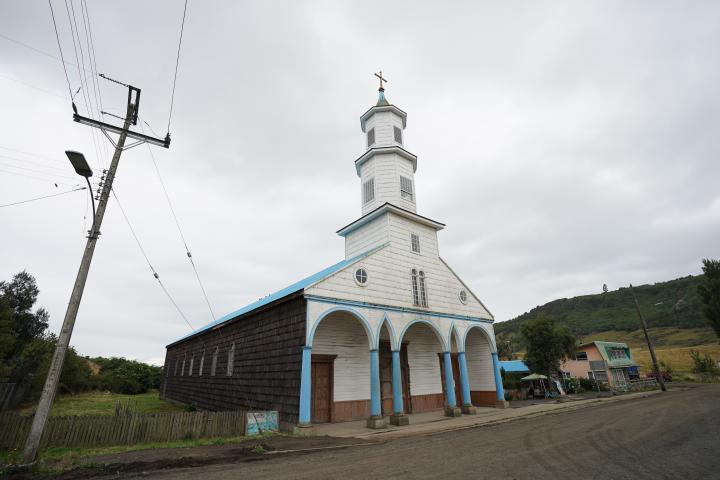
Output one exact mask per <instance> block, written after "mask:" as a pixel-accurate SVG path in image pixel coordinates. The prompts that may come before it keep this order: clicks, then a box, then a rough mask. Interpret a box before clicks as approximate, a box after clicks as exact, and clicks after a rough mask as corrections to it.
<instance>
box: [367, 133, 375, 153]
mask: <svg viewBox="0 0 720 480" xmlns="http://www.w3.org/2000/svg"><path fill="white" fill-rule="evenodd" d="M367 142H368V144H367V146H368V148H370V147H372V146H373V145H375V129H374V128H371V129H370V130H368V132H367Z"/></svg>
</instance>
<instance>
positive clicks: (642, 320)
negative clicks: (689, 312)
mask: <svg viewBox="0 0 720 480" xmlns="http://www.w3.org/2000/svg"><path fill="white" fill-rule="evenodd" d="M630 294H631V295H632V297H633V301H634V302H635V308H636V309H637V313H638V317H640V323H641V325H642V329H643V332H644V333H645V341H646V342H647V346H648V350H650V358H652V363H653V368H654V369H655V375H657V381H658V383H659V384H660V389H661V390H662V391H663V392H666V391H667V387H665V379H664V378H663V376H662V372H661V371H660V367H659V366H658V361H657V358H656V357H655V349H654V348H653V345H652V341H650V335H648V331H647V323H646V322H645V317H643V314H642V311H641V310H640V304H639V303H638V301H637V297H636V296H635V292H634V291H633V288H632V285H630Z"/></svg>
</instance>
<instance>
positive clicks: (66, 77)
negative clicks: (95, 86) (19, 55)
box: [3, 0, 73, 102]
mask: <svg viewBox="0 0 720 480" xmlns="http://www.w3.org/2000/svg"><path fill="white" fill-rule="evenodd" d="M48 4H49V5H50V15H51V16H52V21H53V27H54V28H55V38H56V39H57V44H58V49H59V50H60V61H61V62H62V66H63V70H65V80H67V86H68V93H69V94H70V101H71V102H72V96H73V95H72V87H71V86H70V77H69V76H68V72H67V67H66V66H65V57H63V53H62V47H61V46H60V35H59V34H58V30H57V23H56V22H55V12H54V11H53V7H52V1H51V0H48ZM3 37H4V38H7V39H8V40H10V41H12V42H15V43H17V44H19V45H23V46H24V47H28V48H30V49H32V50H35V51H36V52H39V53H44V52H41V51H40V50H38V49H36V48H33V47H31V46H29V45H24V44H22V43H20V42H18V41H16V40H13V39H11V38H8V37H6V36H5V35H3ZM45 55H48V54H46V53H45ZM49 56H50V57H52V55H49ZM55 58H57V57H55Z"/></svg>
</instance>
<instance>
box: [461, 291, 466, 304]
mask: <svg viewBox="0 0 720 480" xmlns="http://www.w3.org/2000/svg"><path fill="white" fill-rule="evenodd" d="M460 301H461V302H462V303H467V292H466V291H465V290H460Z"/></svg>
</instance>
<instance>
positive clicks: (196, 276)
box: [140, 120, 215, 320]
mask: <svg viewBox="0 0 720 480" xmlns="http://www.w3.org/2000/svg"><path fill="white" fill-rule="evenodd" d="M143 121H144V120H143ZM145 123H146V124H147V122H145ZM148 127H150V125H148ZM140 128H141V129H142V131H143V133H144V132H145V128H144V127H143V126H142V124H140ZM151 130H152V129H151ZM147 147H148V152H150V158H151V159H152V163H153V166H154V167H155V173H157V177H158V180H160V186H161V187H162V190H163V193H164V194H165V200H167V204H168V207H170V213H172V216H173V219H174V220H175V226H176V227H177V231H178V233H179V234H180V239H181V240H182V243H183V245H184V246H185V254H186V255H187V258H188V260H189V261H190V265H192V269H193V271H194V272H195V278H197V281H198V284H199V285H200V290H202V294H203V297H204V298H205V303H207V306H208V310H210V315H211V316H212V319H213V320H215V312H214V311H213V309H212V306H211V305H210V299H208V296H207V292H206V290H205V286H204V285H203V283H202V280H200V274H199V273H198V270H197V266H196V265H195V261H194V260H193V257H192V253H190V247H188V244H187V241H186V240H185V235H183V232H182V228H181V227H180V220H178V217H177V214H176V213H175V208H174V207H173V204H172V201H170V194H168V191H167V188H166V187H165V181H164V180H163V178H162V175H161V174H160V168H159V167H158V164H157V161H155V155H154V154H153V151H152V149H151V148H150V145H148V146H147Z"/></svg>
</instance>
